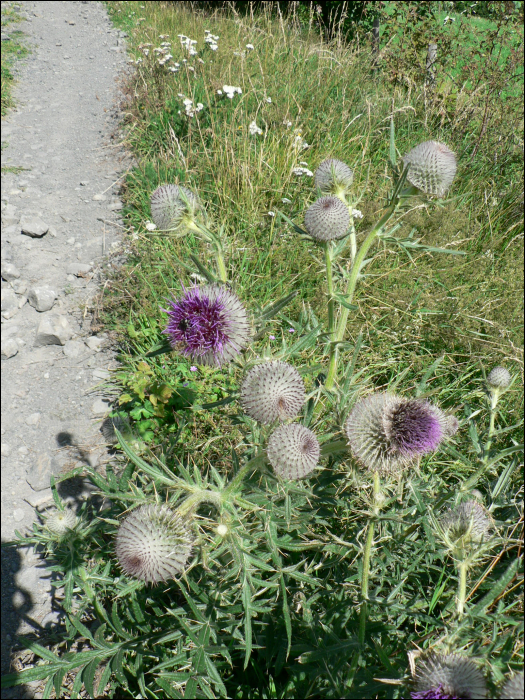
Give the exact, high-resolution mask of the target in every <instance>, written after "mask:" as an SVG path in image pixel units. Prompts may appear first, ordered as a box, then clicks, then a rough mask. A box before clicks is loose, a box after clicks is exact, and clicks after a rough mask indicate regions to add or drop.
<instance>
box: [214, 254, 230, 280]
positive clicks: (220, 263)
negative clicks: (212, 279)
mask: <svg viewBox="0 0 525 700" xmlns="http://www.w3.org/2000/svg"><path fill="white" fill-rule="evenodd" d="M215 261H216V263H217V270H218V272H219V279H220V281H221V282H227V281H228V275H227V273H226V265H225V264H224V258H223V255H222V251H221V250H218V249H217V250H215Z"/></svg>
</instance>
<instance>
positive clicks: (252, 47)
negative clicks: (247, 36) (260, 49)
mask: <svg viewBox="0 0 525 700" xmlns="http://www.w3.org/2000/svg"><path fill="white" fill-rule="evenodd" d="M246 48H247V49H250V50H253V49H254V45H253V44H246Z"/></svg>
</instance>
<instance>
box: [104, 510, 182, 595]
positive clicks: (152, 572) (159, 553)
mask: <svg viewBox="0 0 525 700" xmlns="http://www.w3.org/2000/svg"><path fill="white" fill-rule="evenodd" d="M193 542H194V538H193V535H192V533H191V531H190V530H189V528H188V527H187V524H186V523H185V521H184V520H183V518H182V517H181V515H180V514H179V513H178V512H177V511H175V510H172V509H171V508H169V507H168V506H166V505H146V506H141V507H140V508H137V509H136V510H134V511H133V512H132V513H131V514H130V515H128V517H127V518H126V519H125V520H123V521H122V523H121V524H120V527H119V531H118V534H117V540H116V545H115V553H116V556H117V559H118V561H119V564H120V566H121V567H122V569H123V571H124V572H125V573H126V574H128V575H129V576H133V577H134V578H138V579H141V580H142V581H145V582H146V583H158V582H159V581H167V580H168V579H172V578H175V576H176V575H177V574H180V573H182V572H183V571H184V568H185V566H186V563H187V561H188V559H189V558H190V555H191V551H192V546H193Z"/></svg>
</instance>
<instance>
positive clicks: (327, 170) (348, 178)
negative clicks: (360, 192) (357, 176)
mask: <svg viewBox="0 0 525 700" xmlns="http://www.w3.org/2000/svg"><path fill="white" fill-rule="evenodd" d="M353 180H354V171H353V170H352V169H351V168H349V167H348V165H347V164H346V163H343V161H342V160H337V159H336V158H327V159H326V160H323V162H322V163H321V165H320V166H319V167H318V168H317V170H316V171H315V174H314V185H315V187H317V188H319V189H320V190H321V192H322V193H323V194H335V195H340V194H347V193H348V191H349V190H350V186H351V185H352V182H353Z"/></svg>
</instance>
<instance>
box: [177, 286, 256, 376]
mask: <svg viewBox="0 0 525 700" xmlns="http://www.w3.org/2000/svg"><path fill="white" fill-rule="evenodd" d="M163 310H164V311H166V313H167V314H168V326H167V328H166V330H165V331H163V332H164V333H165V334H166V335H167V336H168V338H169V341H170V343H171V346H172V347H173V348H174V349H176V350H179V351H180V352H182V353H183V354H184V355H186V356H188V357H189V358H191V360H192V361H193V362H196V363H200V364H202V365H213V366H216V367H219V366H220V365H222V364H223V363H225V362H229V361H230V360H232V359H233V358H234V357H235V356H236V355H238V354H239V353H240V352H241V350H242V349H243V348H244V347H245V346H246V344H247V343H248V340H249V337H250V327H249V322H248V317H247V315H246V310H245V309H244V307H243V305H242V304H241V302H240V300H239V299H238V297H237V296H236V295H235V294H234V293H233V292H231V291H230V290H229V289H228V288H227V287H221V286H219V285H215V284H210V285H206V286H204V287H192V288H190V289H184V294H183V295H182V297H181V298H180V299H177V300H175V299H174V300H171V301H170V309H163Z"/></svg>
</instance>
